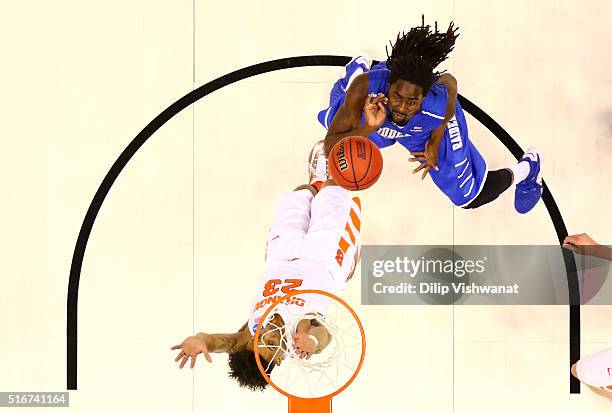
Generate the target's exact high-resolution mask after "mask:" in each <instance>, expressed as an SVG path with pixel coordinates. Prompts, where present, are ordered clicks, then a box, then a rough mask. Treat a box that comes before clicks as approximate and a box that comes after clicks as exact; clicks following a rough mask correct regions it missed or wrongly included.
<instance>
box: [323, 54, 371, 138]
mask: <svg viewBox="0 0 612 413" xmlns="http://www.w3.org/2000/svg"><path fill="white" fill-rule="evenodd" d="M371 65H372V58H371V57H370V56H368V55H367V54H365V53H362V54H360V55H358V56H355V57H354V58H353V59H352V60H351V61H350V62H349V63H348V64H347V65H346V66H345V67H344V68H345V71H344V76H342V77H341V78H340V79H338V80H337V81H336V83H334V86H333V87H332V89H331V92H330V94H329V107H328V108H326V109H323V110H322V111H320V112H319V114H318V115H317V119H318V120H319V123H321V125H323V126H324V127H325V129H327V128H329V125H330V124H331V122H332V120H333V119H334V116H335V115H336V112H338V109H340V106H342V103H343V102H344V97H345V96H346V91H347V90H348V88H349V86H350V85H351V83H352V82H353V80H355V78H356V77H357V76H359V75H360V74H362V73H365V72H367V71H369V70H370V66H371Z"/></svg>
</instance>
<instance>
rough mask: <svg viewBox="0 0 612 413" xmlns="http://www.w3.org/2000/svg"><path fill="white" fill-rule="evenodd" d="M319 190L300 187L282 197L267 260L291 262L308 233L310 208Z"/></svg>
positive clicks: (269, 240)
mask: <svg viewBox="0 0 612 413" xmlns="http://www.w3.org/2000/svg"><path fill="white" fill-rule="evenodd" d="M316 192H317V190H316V188H314V187H313V186H312V185H300V186H298V187H297V188H296V189H295V190H294V191H293V192H287V193H284V194H282V195H281V197H280V199H279V200H278V203H277V206H276V213H275V215H274V219H273V221H272V225H271V227H270V231H269V232H268V238H267V243H266V260H289V259H292V258H293V257H295V249H296V248H297V245H298V244H299V242H300V240H301V239H302V238H303V236H304V234H305V233H306V232H307V231H308V226H309V224H310V206H311V202H312V199H313V197H314V195H315V194H316Z"/></svg>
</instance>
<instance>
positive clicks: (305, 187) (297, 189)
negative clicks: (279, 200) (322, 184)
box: [293, 184, 317, 195]
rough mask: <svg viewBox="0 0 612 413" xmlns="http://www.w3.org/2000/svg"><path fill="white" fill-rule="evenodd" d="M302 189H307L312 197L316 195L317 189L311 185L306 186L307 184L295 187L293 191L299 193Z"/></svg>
mask: <svg viewBox="0 0 612 413" xmlns="http://www.w3.org/2000/svg"><path fill="white" fill-rule="evenodd" d="M303 189H308V190H309V191H310V192H311V193H312V195H316V194H317V188H315V187H314V186H312V185H307V184H304V185H300V186H298V187H296V188H295V189H294V190H293V191H294V192H295V191H301V190H303Z"/></svg>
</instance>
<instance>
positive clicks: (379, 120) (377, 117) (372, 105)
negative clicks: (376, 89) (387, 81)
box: [363, 93, 389, 130]
mask: <svg viewBox="0 0 612 413" xmlns="http://www.w3.org/2000/svg"><path fill="white" fill-rule="evenodd" d="M388 101H389V99H387V97H386V96H385V95H383V94H382V93H379V94H378V95H375V94H373V93H372V94H369V95H368V96H367V97H366V100H365V105H364V106H363V115H364V117H365V123H366V125H367V126H369V127H370V128H372V129H374V130H376V129H378V128H380V127H381V126H382V124H383V123H385V119H386V118H387V109H385V105H386V104H387V102H388Z"/></svg>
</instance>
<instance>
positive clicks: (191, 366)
mask: <svg viewBox="0 0 612 413" xmlns="http://www.w3.org/2000/svg"><path fill="white" fill-rule="evenodd" d="M197 358H198V356H191V365H190V366H189V367H190V368H194V367H195V364H196V359H197Z"/></svg>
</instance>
